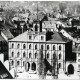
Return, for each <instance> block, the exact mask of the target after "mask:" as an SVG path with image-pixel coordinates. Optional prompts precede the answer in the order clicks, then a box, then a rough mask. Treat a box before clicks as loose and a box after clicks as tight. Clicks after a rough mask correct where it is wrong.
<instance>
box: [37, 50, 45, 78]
mask: <svg viewBox="0 0 80 80" xmlns="http://www.w3.org/2000/svg"><path fill="white" fill-rule="evenodd" d="M38 75H39V78H41V79H44V78H45V76H46V65H45V64H44V57H43V51H42V50H40V51H39V55H38Z"/></svg>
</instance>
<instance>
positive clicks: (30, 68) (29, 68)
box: [29, 62, 32, 71]
mask: <svg viewBox="0 0 80 80" xmlns="http://www.w3.org/2000/svg"><path fill="white" fill-rule="evenodd" d="M31 67H32V62H30V68H29V71H31V70H32V68H31Z"/></svg>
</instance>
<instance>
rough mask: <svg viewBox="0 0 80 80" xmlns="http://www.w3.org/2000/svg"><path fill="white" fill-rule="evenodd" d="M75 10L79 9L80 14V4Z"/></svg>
mask: <svg viewBox="0 0 80 80" xmlns="http://www.w3.org/2000/svg"><path fill="white" fill-rule="evenodd" d="M75 10H76V11H77V13H78V14H80V5H78V6H77V8H75Z"/></svg>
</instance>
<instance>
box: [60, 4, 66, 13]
mask: <svg viewBox="0 0 80 80" xmlns="http://www.w3.org/2000/svg"><path fill="white" fill-rule="evenodd" d="M59 8H60V10H61V13H64V12H65V9H66V8H67V5H66V3H60V4H59Z"/></svg>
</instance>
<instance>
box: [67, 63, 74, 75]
mask: <svg viewBox="0 0 80 80" xmlns="http://www.w3.org/2000/svg"><path fill="white" fill-rule="evenodd" d="M68 73H69V74H74V67H73V65H72V64H70V65H69V66H68Z"/></svg>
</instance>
